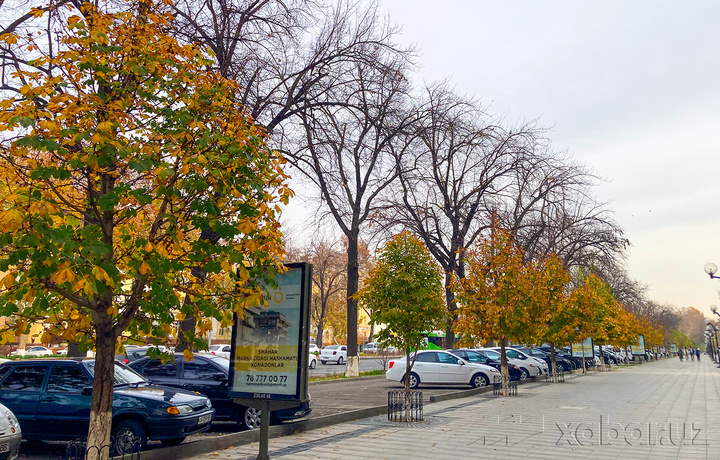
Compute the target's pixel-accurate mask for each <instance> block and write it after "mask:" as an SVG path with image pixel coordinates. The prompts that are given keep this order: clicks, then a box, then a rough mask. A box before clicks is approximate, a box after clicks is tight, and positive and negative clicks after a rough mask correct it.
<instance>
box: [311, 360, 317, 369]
mask: <svg viewBox="0 0 720 460" xmlns="http://www.w3.org/2000/svg"><path fill="white" fill-rule="evenodd" d="M316 367H317V360H314V359H313V360H312V361H310V369H315V368H316Z"/></svg>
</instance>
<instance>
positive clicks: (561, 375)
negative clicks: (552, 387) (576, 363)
mask: <svg viewBox="0 0 720 460" xmlns="http://www.w3.org/2000/svg"><path fill="white" fill-rule="evenodd" d="M545 382H546V383H565V371H560V372H558V373H557V375H555V376H553V375H552V374H551V373H548V374H546V375H545Z"/></svg>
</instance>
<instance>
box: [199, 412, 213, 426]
mask: <svg viewBox="0 0 720 460" xmlns="http://www.w3.org/2000/svg"><path fill="white" fill-rule="evenodd" d="M210 420H212V414H207V415H203V416H202V417H200V418H199V419H198V425H205V424H206V423H210Z"/></svg>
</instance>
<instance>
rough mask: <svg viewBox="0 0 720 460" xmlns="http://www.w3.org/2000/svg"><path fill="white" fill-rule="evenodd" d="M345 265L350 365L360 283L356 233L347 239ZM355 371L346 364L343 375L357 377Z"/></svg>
mask: <svg viewBox="0 0 720 460" xmlns="http://www.w3.org/2000/svg"><path fill="white" fill-rule="evenodd" d="M347 264H348V266H347V357H348V362H349V363H352V362H354V361H355V360H356V359H357V356H358V346H357V337H358V335H357V328H358V311H357V310H358V302H357V300H356V299H355V298H354V296H355V294H356V293H357V291H358V286H359V283H360V270H359V263H358V237H357V232H354V233H353V235H352V237H350V238H348V248H347ZM351 360H353V361H351ZM355 371H356V369H351V366H350V364H348V367H347V371H346V372H345V374H346V376H347V377H357V373H356V372H355ZM353 374H354V375H353Z"/></svg>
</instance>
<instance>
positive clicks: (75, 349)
mask: <svg viewBox="0 0 720 460" xmlns="http://www.w3.org/2000/svg"><path fill="white" fill-rule="evenodd" d="M85 355H86V353H83V352H82V351H80V347H79V346H78V344H77V342H68V348H67V357H68V358H84V357H85Z"/></svg>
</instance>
